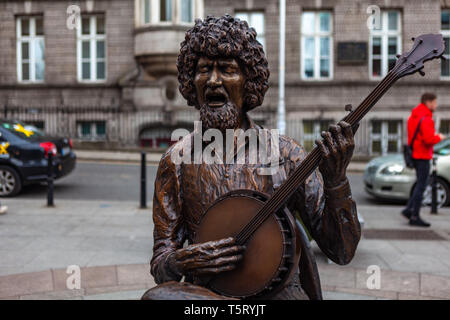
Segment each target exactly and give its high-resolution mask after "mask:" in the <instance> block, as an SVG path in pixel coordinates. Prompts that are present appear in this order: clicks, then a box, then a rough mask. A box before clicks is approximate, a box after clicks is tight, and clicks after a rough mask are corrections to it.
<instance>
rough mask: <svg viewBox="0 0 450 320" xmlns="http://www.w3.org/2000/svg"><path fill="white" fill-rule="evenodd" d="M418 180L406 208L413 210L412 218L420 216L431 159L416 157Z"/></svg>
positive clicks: (415, 165)
mask: <svg viewBox="0 0 450 320" xmlns="http://www.w3.org/2000/svg"><path fill="white" fill-rule="evenodd" d="M414 168H415V170H416V176H417V181H416V185H415V187H414V191H413V193H412V195H411V198H410V199H409V201H408V206H407V207H406V209H407V210H408V211H409V212H411V218H413V219H414V218H418V217H419V212H420V207H421V206H422V199H423V193H424V191H425V188H426V187H427V185H428V177H429V175H430V160H422V159H414Z"/></svg>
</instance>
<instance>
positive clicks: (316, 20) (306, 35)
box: [300, 10, 334, 81]
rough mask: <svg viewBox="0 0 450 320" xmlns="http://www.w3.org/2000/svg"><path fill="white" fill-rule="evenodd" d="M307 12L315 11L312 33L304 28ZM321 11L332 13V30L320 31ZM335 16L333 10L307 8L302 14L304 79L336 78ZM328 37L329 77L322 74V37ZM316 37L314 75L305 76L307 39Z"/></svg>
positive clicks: (302, 75)
mask: <svg viewBox="0 0 450 320" xmlns="http://www.w3.org/2000/svg"><path fill="white" fill-rule="evenodd" d="M305 13H314V31H313V32H312V33H307V32H304V30H303V26H302V24H303V15H304V14H305ZM320 13H329V14H330V21H329V25H330V30H329V31H320V19H319V17H320ZM333 33H334V17H333V11H331V10H305V11H303V12H302V13H301V14H300V77H301V79H302V80H304V81H330V80H333V78H334V37H333ZM323 37H328V41H329V56H328V59H329V75H328V77H322V76H320V59H321V55H320V45H317V44H320V38H323ZM306 38H314V75H313V77H311V78H309V77H306V76H305V57H306V54H305V39H306Z"/></svg>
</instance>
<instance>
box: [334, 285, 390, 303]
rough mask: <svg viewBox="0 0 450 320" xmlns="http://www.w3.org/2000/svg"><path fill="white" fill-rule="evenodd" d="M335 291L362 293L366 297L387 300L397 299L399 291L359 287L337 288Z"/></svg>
mask: <svg viewBox="0 0 450 320" xmlns="http://www.w3.org/2000/svg"><path fill="white" fill-rule="evenodd" d="M334 291H335V292H342V293H349V294H355V295H361V296H365V297H372V298H374V299H385V300H397V292H391V291H383V290H376V289H374V290H370V289H358V288H335V290H334Z"/></svg>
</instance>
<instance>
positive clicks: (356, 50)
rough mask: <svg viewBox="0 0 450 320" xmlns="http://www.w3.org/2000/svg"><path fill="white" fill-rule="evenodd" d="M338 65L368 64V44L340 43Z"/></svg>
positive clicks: (338, 46)
mask: <svg viewBox="0 0 450 320" xmlns="http://www.w3.org/2000/svg"><path fill="white" fill-rule="evenodd" d="M337 63H338V64H353V65H354V64H366V63H367V42H355V41H352V42H338V45H337Z"/></svg>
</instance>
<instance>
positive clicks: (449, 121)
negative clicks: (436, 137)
mask: <svg viewBox="0 0 450 320" xmlns="http://www.w3.org/2000/svg"><path fill="white" fill-rule="evenodd" d="M444 123H445V125H446V128H447V129H448V131H446V132H444V131H443V130H442V127H443V124H444ZM438 132H440V133H442V134H444V135H449V134H450V118H441V119H439V130H438Z"/></svg>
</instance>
